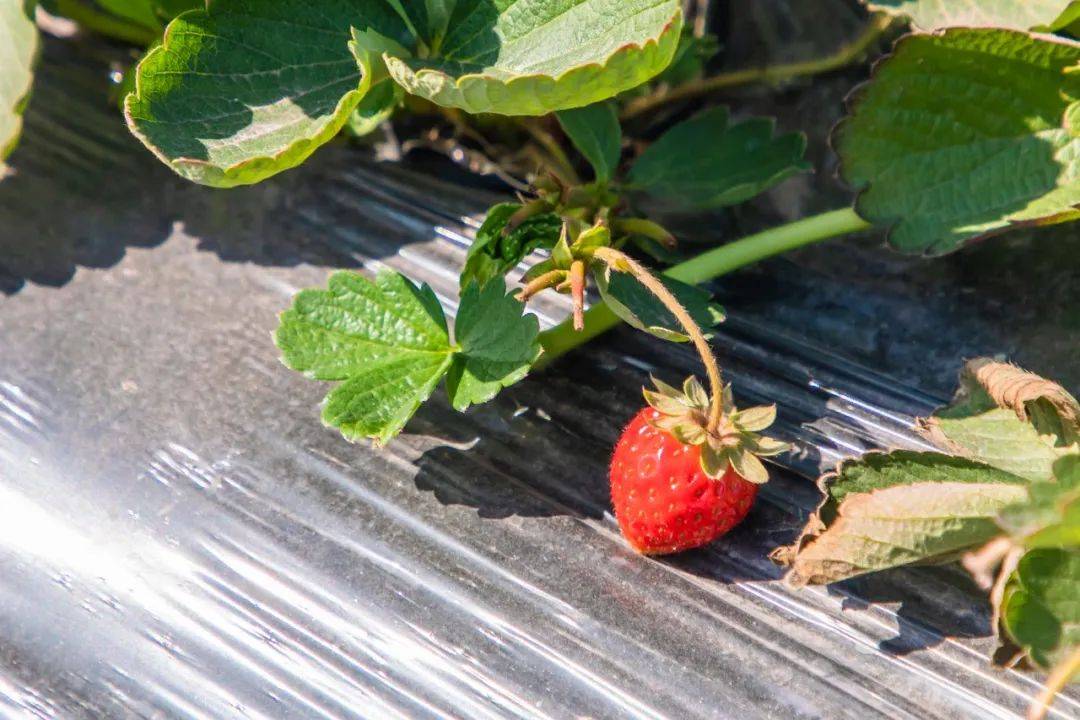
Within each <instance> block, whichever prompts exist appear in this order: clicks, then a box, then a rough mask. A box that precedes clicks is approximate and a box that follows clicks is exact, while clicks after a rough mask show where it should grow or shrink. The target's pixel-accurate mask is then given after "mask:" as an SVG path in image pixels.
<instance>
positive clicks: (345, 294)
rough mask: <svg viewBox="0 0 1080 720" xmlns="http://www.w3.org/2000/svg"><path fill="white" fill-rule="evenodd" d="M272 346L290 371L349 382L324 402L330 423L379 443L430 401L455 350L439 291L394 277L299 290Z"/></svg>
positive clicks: (353, 276)
mask: <svg viewBox="0 0 1080 720" xmlns="http://www.w3.org/2000/svg"><path fill="white" fill-rule="evenodd" d="M274 341H275V342H276V343H277V346H278V347H279V348H280V349H281V352H282V356H283V357H284V360H285V364H286V365H288V366H289V367H290V368H292V369H293V370H299V371H301V372H303V373H304V374H305V375H307V376H308V377H310V378H313V379H315V380H343V381H344V382H343V383H342V384H341V385H339V386H337V387H336V388H334V390H332V391H331V392H330V394H329V395H328V396H327V401H326V406H325V407H324V408H323V421H324V422H325V423H326V424H328V425H333V426H334V427H337V428H340V429H341V432H342V434H343V435H345V437H347V438H349V439H350V440H355V439H358V438H362V437H372V438H375V439H377V440H378V441H380V442H385V441H387V440H389V439H390V438H391V437H393V436H394V435H396V434H397V433H398V431H400V430H401V428H402V426H404V424H405V422H406V421H407V420H408V419H409V418H410V417H411V416H412V414H413V413H414V412H415V411H416V408H417V407H419V405H420V403H421V402H423V401H424V400H426V399H427V398H428V396H429V395H431V393H432V391H433V390H434V389H435V387H436V385H438V383H439V380H440V379H442V377H443V375H444V374H446V371H447V370H448V369H449V368H450V364H451V363H452V362H453V360H454V352H455V351H454V347H453V346H452V345H451V343H450V336H449V333H448V332H447V328H446V319H445V317H444V316H443V312H442V308H441V307H440V305H439V301H438V299H437V298H436V297H435V293H434V292H432V290H431V288H429V287H427V286H426V285H425V286H423V287H421V288H417V287H415V286H414V285H413V284H412V283H411V282H409V281H408V280H407V279H406V278H405V277H403V276H401V275H398V274H396V273H391V272H383V273H380V274H379V275H378V276H377V277H376V278H375V281H374V282H372V281H371V280H368V279H367V278H365V277H364V276H362V275H359V274H357V273H353V272H338V273H334V275H332V276H331V277H330V283H329V287H328V289H326V290H304V291H302V292H300V293H299V294H298V295H297V296H296V298H295V299H294V300H293V305H292V307H291V308H290V309H289V310H287V311H285V312H284V313H283V314H282V315H281V324H280V325H279V327H278V329H277V333H276V334H275V336H274Z"/></svg>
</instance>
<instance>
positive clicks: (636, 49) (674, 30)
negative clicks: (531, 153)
mask: <svg viewBox="0 0 1080 720" xmlns="http://www.w3.org/2000/svg"><path fill="white" fill-rule="evenodd" d="M400 5H401V6H403V7H404V8H406V12H407V13H408V14H409V15H410V16H411V17H414V18H419V17H420V15H422V14H423V8H424V3H421V2H420V1H419V0H400ZM679 5H680V4H679V2H678V0H560V1H555V0H501V1H500V2H498V3H494V2H491V0H459V2H457V3H456V4H455V5H454V6H453V8H452V12H451V13H450V17H449V20H448V23H447V25H446V31H445V34H443V35H440V34H439V33H438V32H436V31H434V30H428V31H423V30H421V31H420V32H421V33H422V34H424V35H425V36H427V35H429V34H430V37H426V42H425V45H426V46H427V50H428V52H427V54H423V53H417V54H416V55H414V57H411V58H400V57H391V56H386V57H385V61H386V66H387V68H388V70H389V71H390V74H391V75H392V76H393V77H394V79H396V80H397V81H398V82H399V83H400V84H401V85H402V86H403V87H404V88H405V89H406V90H407V91H408V92H410V93H412V94H414V95H419V96H421V97H425V98H427V99H429V100H431V101H432V102H435V103H437V104H439V105H446V106H450V107H458V108H461V109H463V110H465V111H467V112H471V113H481V112H491V113H499V114H502V115H545V114H547V113H549V112H553V111H555V110H565V109H568V108H574V107H581V106H583V105H588V104H590V103H594V102H598V101H600V100H605V99H607V98H610V97H613V96H614V95H616V94H618V93H620V92H622V91H623V90H627V89H629V88H632V87H635V86H637V85H640V84H641V83H643V82H645V81H646V80H648V79H650V78H651V77H653V76H654V75H656V74H657V73H658V72H660V71H661V70H663V69H664V68H665V67H666V66H667V65H668V63H670V62H671V58H672V56H673V54H674V52H675V47H676V45H677V44H678V39H679V31H680V29H681V27H682V14H681V11H680V7H679ZM425 25H426V23H423V22H418V23H417V26H418V27H423V26H425Z"/></svg>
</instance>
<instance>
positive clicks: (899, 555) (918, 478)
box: [773, 358, 1080, 716]
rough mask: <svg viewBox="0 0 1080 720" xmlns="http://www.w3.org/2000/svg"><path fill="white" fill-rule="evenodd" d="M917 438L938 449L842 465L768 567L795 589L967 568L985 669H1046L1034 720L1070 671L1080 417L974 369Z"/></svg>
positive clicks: (1022, 383) (980, 364)
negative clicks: (991, 664) (988, 653)
mask: <svg viewBox="0 0 1080 720" xmlns="http://www.w3.org/2000/svg"><path fill="white" fill-rule="evenodd" d="M919 429H920V431H921V433H922V434H923V435H924V436H925V437H926V438H927V439H928V440H929V441H931V442H932V443H933V444H934V445H936V446H937V447H938V448H940V449H939V450H936V451H932V452H914V451H909V450H894V451H892V452H887V453H886V452H875V453H870V454H867V455H864V456H863V457H860V458H855V459H852V460H848V461H845V462H842V463H841V464H840V466H839V467H838V468H837V469H836V471H835V472H832V473H829V474H827V475H825V476H823V477H822V478H821V479H820V480H819V481H818V482H819V485H820V487H821V489H822V492H823V494H824V500H823V501H822V504H821V505H820V507H819V508H818V510H817V512H816V513H815V515H814V516H812V517H811V518H810V519H809V520H808V522H807V524H806V527H805V528H804V530H803V533H802V536H801V537H800V538H799V539H798V541H797V542H796V543H795V544H794V545H792V546H790V547H783V548H779V549H778V550H777V551H775V552H774V554H773V557H774V559H775V560H777V562H779V563H780V564H782V565H785V566H787V567H788V568H789V570H788V575H787V579H788V581H789V582H791V583H793V584H796V585H805V584H809V583H814V584H817V583H830V582H835V581H837V580H843V579H845V578H850V577H854V576H857V575H861V574H864V573H869V572H874V571H878V570H885V569H888V568H893V567H897V566H900V565H908V564H913V563H917V564H926V563H939V562H947V561H950V560H955V559H957V558H963V561H964V565H965V566H966V567H968V569H969V570H971V572H972V574H973V575H974V577H975V579H976V581H978V582H979V583H981V584H982V585H983V586H984V587H985V588H986V589H987V590H988V591H989V592H990V599H991V602H992V604H993V607H994V622H995V626H996V630H997V631H998V635H999V640H1000V648H999V650H998V652H997V653H996V655H995V659H996V660H997V661H998V662H1000V663H1001V664H1005V665H1015V664H1017V663H1029V664H1033V665H1035V666H1037V667H1041V668H1044V669H1049V670H1051V674H1050V677H1049V679H1048V682H1047V692H1046V693H1044V694H1043V695H1042V696H1041V697H1040V698H1039V700H1038V701H1037V702H1036V704H1035V706H1034V707H1033V708H1032V715H1033V716H1041V715H1042V714H1043V713H1045V711H1046V708H1047V706H1048V705H1049V703H1050V700H1051V698H1052V697H1053V693H1054V692H1055V691H1056V690H1058V689H1060V688H1061V687H1062V686H1064V685H1065V683H1067V682H1068V681H1069V679H1070V678H1072V677H1074V676H1075V675H1076V674H1077V672H1078V671H1080V612H1078V607H1077V598H1080V404H1078V403H1077V401H1076V399H1075V398H1073V397H1072V396H1071V395H1070V394H1069V393H1068V392H1066V391H1065V390H1064V389H1063V388H1062V387H1061V386H1059V385H1057V384H1055V383H1053V382H1050V381H1048V380H1045V379H1043V378H1041V377H1039V376H1037V375H1034V374H1033V373H1029V372H1026V371H1024V370H1021V369H1019V368H1017V367H1015V366H1013V365H1009V364H1007V363H1002V362H997V361H994V360H990V359H988V358H980V359H977V360H973V361H971V362H969V363H968V364H967V365H966V366H965V368H964V371H963V373H962V374H961V378H960V388H959V390H958V391H957V393H956V396H955V398H954V399H953V401H952V402H951V403H950V404H949V405H947V406H945V407H943V408H941V409H939V410H937V411H936V412H935V413H934V414H933V415H932V416H931V417H929V418H926V419H925V420H921V421H919Z"/></svg>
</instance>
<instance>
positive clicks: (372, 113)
mask: <svg viewBox="0 0 1080 720" xmlns="http://www.w3.org/2000/svg"><path fill="white" fill-rule="evenodd" d="M404 95H405V91H404V90H402V89H401V86H400V85H398V84H397V83H395V82H394V81H393V80H383V81H381V82H379V83H376V84H375V86H374V87H372V88H371V90H369V91H368V93H367V95H365V96H364V99H363V100H361V101H360V104H359V105H357V106H356V109H355V110H353V111H352V115H350V116H349V121H348V122H347V123H346V124H345V128H346V130H348V131H349V133H350V134H351V135H353V136H354V137H363V136H364V135H367V134H368V133H370V132H372V131H373V130H375V129H376V128H377V127H379V126H380V125H382V124H383V123H384V122H386V121H387V120H389V119H390V117H391V116H392V115H393V114H394V110H396V109H397V106H398V104H399V103H400V102H401V98H402V97H403V96H404Z"/></svg>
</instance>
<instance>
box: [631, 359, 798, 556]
mask: <svg viewBox="0 0 1080 720" xmlns="http://www.w3.org/2000/svg"><path fill="white" fill-rule="evenodd" d="M656 387H657V390H656V391H646V393H645V398H646V400H647V401H648V402H649V405H650V407H646V408H643V409H642V410H641V411H640V412H639V413H638V414H637V415H636V416H634V419H633V420H631V421H630V424H629V425H627V426H626V429H625V430H623V433H622V435H621V436H620V437H619V441H618V442H617V443H616V445H615V452H614V454H613V455H612V458H611V471H610V480H611V501H612V504H613V505H614V507H615V517H616V518H617V519H618V521H619V528H620V529H621V530H622V533H623V536H624V537H625V538H626V539H627V541H628V542H629V543H630V545H631V546H633V547H634V549H636V550H637V551H638V552H641V553H644V554H646V555H661V554H664V553H673V552H679V551H681V550H689V549H690V548H695V547H700V546H701V545H705V544H707V543H710V542H712V541H713V540H715V539H716V538H718V537H720V536H721V535H723V534H724V533H726V532H727V531H729V530H730V529H731V528H733V527H735V526H736V525H738V524H739V523H740V522H741V521H742V519H743V518H744V517H746V514H747V513H748V512H750V507H751V506H752V505H753V502H754V498H755V497H756V496H757V489H758V485H759V484H760V483H762V482H764V481H765V480H767V479H768V473H767V471H766V470H765V467H764V466H763V465H762V464H761V461H760V460H758V456H759V455H775V454H777V453H780V452H783V451H784V450H786V449H787V447H788V446H787V445H786V444H784V443H781V442H778V441H776V440H771V439H769V438H765V437H762V436H761V435H758V432H759V431H761V430H764V429H765V428H766V427H768V426H769V425H770V424H771V423H772V421H773V418H774V417H775V416H776V410H775V408H772V407H763V408H750V409H747V410H743V411H739V410H737V409H736V408H735V407H734V405H733V403H732V401H731V391H730V389H725V390H724V396H723V398H722V401H723V406H722V409H723V411H724V413H723V415H722V417H721V422H720V423H719V425H718V426H717V429H716V431H715V432H713V433H710V432H709V431H708V429H707V425H708V414H709V397H708V395H707V393H706V392H705V389H704V388H703V387H702V386H701V384H700V383H699V382H698V381H697V380H696V379H694V378H690V379H689V380H687V381H686V383H685V384H684V386H683V390H682V391H681V392H680V391H679V390H677V389H676V388H673V387H671V386H670V385H665V384H664V383H661V382H657V383H656ZM744 473H746V474H744Z"/></svg>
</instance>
